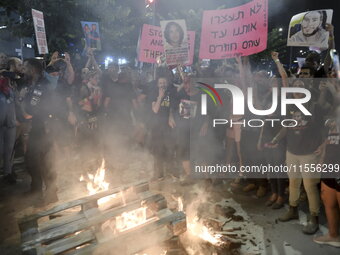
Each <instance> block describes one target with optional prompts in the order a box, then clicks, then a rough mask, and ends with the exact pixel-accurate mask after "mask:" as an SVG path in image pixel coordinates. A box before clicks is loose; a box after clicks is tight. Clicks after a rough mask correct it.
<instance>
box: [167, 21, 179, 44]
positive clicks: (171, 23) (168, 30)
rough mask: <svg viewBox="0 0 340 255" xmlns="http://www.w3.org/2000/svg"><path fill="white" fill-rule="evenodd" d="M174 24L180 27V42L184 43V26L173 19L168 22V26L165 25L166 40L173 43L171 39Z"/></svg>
mask: <svg viewBox="0 0 340 255" xmlns="http://www.w3.org/2000/svg"><path fill="white" fill-rule="evenodd" d="M172 26H175V27H176V28H177V29H178V31H179V36H180V38H179V42H180V44H182V42H183V39H184V31H183V29H182V27H181V26H180V25H179V24H178V23H176V22H173V21H171V22H169V23H168V24H166V27H165V29H164V37H165V40H166V42H167V43H168V44H171V39H170V28H171V27H172Z"/></svg>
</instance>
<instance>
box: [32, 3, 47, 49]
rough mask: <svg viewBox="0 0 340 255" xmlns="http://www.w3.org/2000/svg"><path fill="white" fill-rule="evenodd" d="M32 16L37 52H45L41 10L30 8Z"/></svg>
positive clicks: (45, 44)
mask: <svg viewBox="0 0 340 255" xmlns="http://www.w3.org/2000/svg"><path fill="white" fill-rule="evenodd" d="M32 17H33V24H34V31H35V38H36V40H37V46H38V51H39V54H47V53H48V46H47V40H46V32H45V23H44V14H43V13H42V12H41V11H37V10H34V9H32Z"/></svg>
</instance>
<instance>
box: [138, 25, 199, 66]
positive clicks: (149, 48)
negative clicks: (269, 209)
mask: <svg viewBox="0 0 340 255" xmlns="http://www.w3.org/2000/svg"><path fill="white" fill-rule="evenodd" d="M188 43H189V62H188V63H187V65H192V63H193V59H194V49H195V47H194V45H195V32H194V31H188ZM138 53H139V54H138V55H139V56H138V60H139V61H140V62H145V63H156V62H157V57H159V56H161V55H164V46H163V36H162V30H161V27H158V26H153V25H148V24H144V25H143V29H142V34H141V37H140V42H139V50H138Z"/></svg>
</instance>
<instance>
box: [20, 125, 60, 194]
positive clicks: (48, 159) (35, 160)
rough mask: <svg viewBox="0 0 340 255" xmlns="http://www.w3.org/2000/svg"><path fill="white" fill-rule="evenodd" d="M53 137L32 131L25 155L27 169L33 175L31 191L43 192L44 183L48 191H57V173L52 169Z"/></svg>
mask: <svg viewBox="0 0 340 255" xmlns="http://www.w3.org/2000/svg"><path fill="white" fill-rule="evenodd" d="M51 140H52V139H51V137H48V135H45V134H44V131H42V132H31V134H30V136H29V141H28V148H27V153H26V155H25V161H26V169H27V171H28V173H29V174H30V175H31V178H32V182H31V191H33V192H41V191H42V187H43V183H44V184H45V186H46V191H48V192H52V193H53V192H55V193H56V191H57V189H56V174H55V173H54V172H53V171H52V164H53V161H52V155H53V152H52V148H53V146H52V141H51Z"/></svg>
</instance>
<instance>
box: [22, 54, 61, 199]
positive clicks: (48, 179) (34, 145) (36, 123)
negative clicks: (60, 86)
mask: <svg viewBox="0 0 340 255" xmlns="http://www.w3.org/2000/svg"><path fill="white" fill-rule="evenodd" d="M24 73H25V77H26V79H27V82H28V83H29V84H30V86H29V91H28V93H27V94H26V97H25V99H24V105H25V109H26V111H27V113H28V114H29V115H31V116H32V129H31V132H30V135H29V141H28V149H27V153H26V158H25V161H26V168H27V170H28V172H29V174H30V175H31V178H32V182H31V192H32V193H34V194H38V195H42V188H43V183H44V184H45V187H46V193H45V201H46V202H55V201H57V199H58V198H57V187H56V175H55V173H54V172H53V171H52V166H51V163H52V158H51V156H52V155H53V153H52V148H53V146H52V135H51V128H50V125H49V124H50V121H51V119H53V118H54V110H53V104H51V101H52V96H51V91H50V87H49V84H48V81H47V80H46V79H45V78H44V77H43V68H42V65H41V63H40V62H39V61H38V60H36V59H28V60H26V61H25V63H24Z"/></svg>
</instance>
